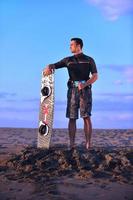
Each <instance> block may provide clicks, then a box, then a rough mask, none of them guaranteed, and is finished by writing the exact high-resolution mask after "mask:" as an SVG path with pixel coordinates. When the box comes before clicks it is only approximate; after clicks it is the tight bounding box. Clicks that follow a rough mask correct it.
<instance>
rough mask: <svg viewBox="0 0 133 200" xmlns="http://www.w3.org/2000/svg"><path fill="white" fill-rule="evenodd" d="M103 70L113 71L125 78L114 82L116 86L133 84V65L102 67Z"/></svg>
mask: <svg viewBox="0 0 133 200" xmlns="http://www.w3.org/2000/svg"><path fill="white" fill-rule="evenodd" d="M101 69H107V70H113V71H115V72H118V73H119V74H121V75H122V76H123V79H122V80H121V79H117V80H115V81H114V84H116V85H122V84H124V83H129V84H132V83H133V65H102V66H101Z"/></svg>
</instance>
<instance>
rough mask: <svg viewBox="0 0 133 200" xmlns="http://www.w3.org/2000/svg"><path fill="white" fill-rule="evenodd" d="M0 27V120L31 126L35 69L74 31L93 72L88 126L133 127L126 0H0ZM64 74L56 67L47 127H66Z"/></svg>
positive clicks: (59, 54) (131, 15) (62, 49)
mask: <svg viewBox="0 0 133 200" xmlns="http://www.w3.org/2000/svg"><path fill="white" fill-rule="evenodd" d="M0 27H1V29H0V126H1V127H31V128H37V127H38V118H39V105H40V85H41V71H42V70H43V69H44V67H45V66H46V65H47V64H50V63H54V62H57V61H59V60H61V59H62V58H64V57H66V56H70V55H71V52H70V49H69V43H70V39H71V38H72V37H81V38H82V39H83V41H84V48H83V52H84V53H85V54H86V55H89V56H91V57H93V58H94V60H95V62H96V65H97V69H98V74H99V79H98V80H97V81H96V82H95V83H94V84H93V89H92V91H93V109H92V123H93V128H133V123H132V122H133V103H132V102H133V37H132V35H133V28H132V27H133V1H132V0H117V1H116V0H106V1H103V0H64V1H62V0H55V1H54V0H46V1H45V0H12V1H9V0H1V1H0ZM67 80H68V72H67V69H65V68H62V69H57V70H56V71H55V111H54V128H63V127H64V128H67V124H68V119H67V118H66V117H65V112H66V92H67ZM77 127H78V128H82V127H83V121H82V119H79V120H77Z"/></svg>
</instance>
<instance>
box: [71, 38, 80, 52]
mask: <svg viewBox="0 0 133 200" xmlns="http://www.w3.org/2000/svg"><path fill="white" fill-rule="evenodd" d="M70 50H71V52H72V53H77V52H78V51H79V50H80V45H77V43H76V41H74V40H72V41H71V42H70Z"/></svg>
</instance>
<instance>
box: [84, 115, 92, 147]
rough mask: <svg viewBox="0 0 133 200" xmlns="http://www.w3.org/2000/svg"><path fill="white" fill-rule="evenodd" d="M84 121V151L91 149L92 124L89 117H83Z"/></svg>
mask: <svg viewBox="0 0 133 200" xmlns="http://www.w3.org/2000/svg"><path fill="white" fill-rule="evenodd" d="M83 119H84V132H85V137H86V149H89V148H90V147H91V135H92V123H91V118H90V117H85V118H83Z"/></svg>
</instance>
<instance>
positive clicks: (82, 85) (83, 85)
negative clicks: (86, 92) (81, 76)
mask: <svg viewBox="0 0 133 200" xmlns="http://www.w3.org/2000/svg"><path fill="white" fill-rule="evenodd" d="M85 87H86V84H85V83H79V84H78V89H79V90H82V89H83V88H85Z"/></svg>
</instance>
